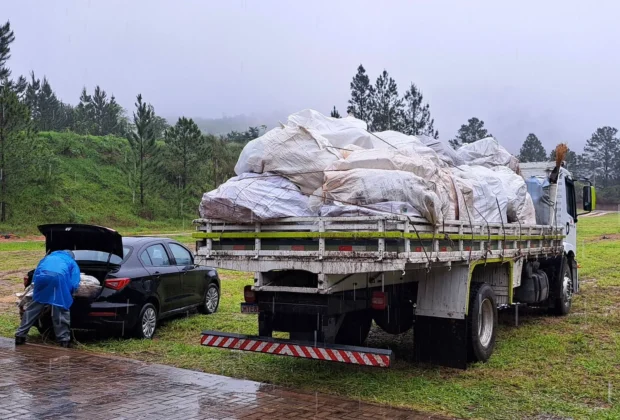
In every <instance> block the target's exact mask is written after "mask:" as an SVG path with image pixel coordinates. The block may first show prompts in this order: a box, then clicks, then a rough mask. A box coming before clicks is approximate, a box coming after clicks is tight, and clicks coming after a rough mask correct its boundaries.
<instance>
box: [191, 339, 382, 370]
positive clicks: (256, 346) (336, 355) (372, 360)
mask: <svg viewBox="0 0 620 420" xmlns="http://www.w3.org/2000/svg"><path fill="white" fill-rule="evenodd" d="M200 344H201V345H203V346H207V347H219V348H224V349H230V350H243V351H253V352H257V353H267V354H275V355H278V356H291V357H299V358H304V359H315V360H325V361H330V362H340V363H349V364H354V365H364V366H375V367H384V368H386V367H390V365H391V362H392V350H384V349H373V348H370V347H353V346H342V345H330V344H319V343H315V344H310V343H306V342H297V341H289V340H277V339H273V338H263V337H256V336H248V335H240V334H232V333H221V332H218V331H204V332H203V333H202V338H201V339H200Z"/></svg>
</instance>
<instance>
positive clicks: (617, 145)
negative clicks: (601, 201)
mask: <svg viewBox="0 0 620 420" xmlns="http://www.w3.org/2000/svg"><path fill="white" fill-rule="evenodd" d="M616 134H618V129H616V128H614V127H600V128H597V129H596V131H595V132H594V133H592V137H590V139H589V140H588V141H587V142H586V146H585V147H584V152H585V157H586V159H588V160H589V161H591V162H593V163H596V166H597V167H598V168H599V171H601V172H602V177H603V180H604V181H603V186H605V187H607V186H608V185H609V180H610V179H613V178H614V175H615V174H614V173H613V172H614V170H615V169H616V168H615V165H616V162H617V161H616V160H617V159H618V157H619V156H620V142H619V140H618V137H616Z"/></svg>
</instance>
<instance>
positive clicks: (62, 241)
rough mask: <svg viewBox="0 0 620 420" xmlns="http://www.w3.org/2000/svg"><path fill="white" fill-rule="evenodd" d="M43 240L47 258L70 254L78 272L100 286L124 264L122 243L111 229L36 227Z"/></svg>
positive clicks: (84, 226)
mask: <svg viewBox="0 0 620 420" xmlns="http://www.w3.org/2000/svg"><path fill="white" fill-rule="evenodd" d="M39 231H40V232H41V233H42V234H43V236H45V251H46V254H48V253H50V252H54V251H61V250H69V251H72V252H73V254H74V256H75V260H76V262H77V263H78V266H79V267H80V272H81V273H84V274H88V275H90V276H93V277H95V278H97V280H99V283H100V284H101V286H103V285H104V282H105V279H106V277H107V275H108V274H109V273H110V272H113V271H115V270H118V268H119V267H120V264H121V262H122V260H123V239H122V236H121V235H120V234H119V233H118V232H116V231H115V230H113V229H109V228H106V227H102V226H94V225H81V224H49V225H41V226H39Z"/></svg>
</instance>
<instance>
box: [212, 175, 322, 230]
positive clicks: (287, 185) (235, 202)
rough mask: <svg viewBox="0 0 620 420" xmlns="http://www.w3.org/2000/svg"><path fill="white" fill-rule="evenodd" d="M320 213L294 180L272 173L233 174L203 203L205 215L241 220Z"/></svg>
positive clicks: (213, 217)
mask: <svg viewBox="0 0 620 420" xmlns="http://www.w3.org/2000/svg"><path fill="white" fill-rule="evenodd" d="M316 215H317V213H316V212H313V211H311V210H310V208H309V207H308V196H307V195H304V194H302V193H301V191H299V188H298V187H297V186H296V185H295V184H293V183H292V182H291V181H289V180H287V179H286V178H283V177H281V176H279V175H274V174H272V173H264V174H251V173H248V174H243V175H241V176H237V177H233V178H231V179H229V180H228V181H226V182H225V183H224V184H222V185H220V186H219V188H217V189H216V190H213V191H210V192H208V193H205V194H204V195H203V196H202V201H201V203H200V216H201V217H204V218H211V219H222V220H228V221H231V222H239V223H247V222H251V221H253V220H256V221H261V220H270V219H277V218H280V217H305V216H316Z"/></svg>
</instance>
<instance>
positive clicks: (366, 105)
mask: <svg viewBox="0 0 620 420" xmlns="http://www.w3.org/2000/svg"><path fill="white" fill-rule="evenodd" d="M373 90H374V89H373V87H372V85H371V84H370V79H369V78H368V75H367V74H366V69H364V66H362V65H361V64H360V65H359V67H358V68H357V74H356V75H355V76H354V77H353V80H352V81H351V99H349V106H348V107H347V112H348V113H349V114H351V115H353V116H354V117H355V118H358V119H360V120H362V121H366V123H368V124H370V122H371V121H372V104H371V99H372V94H373Z"/></svg>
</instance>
